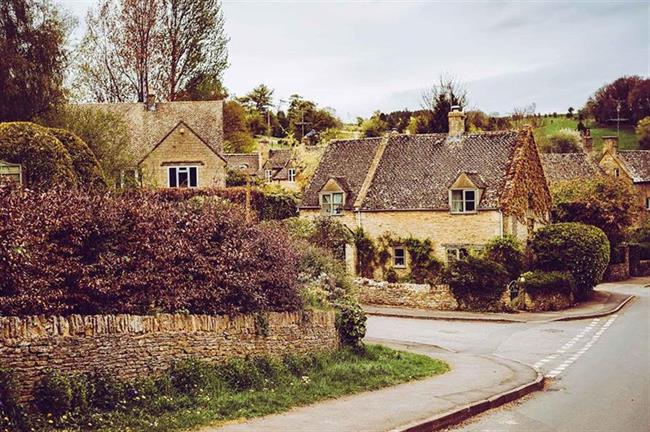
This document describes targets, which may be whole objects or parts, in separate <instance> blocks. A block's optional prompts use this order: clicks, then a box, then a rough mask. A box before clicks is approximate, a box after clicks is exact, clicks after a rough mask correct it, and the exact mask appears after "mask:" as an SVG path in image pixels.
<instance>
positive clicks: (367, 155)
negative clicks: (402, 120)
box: [301, 138, 382, 209]
mask: <svg viewBox="0 0 650 432" xmlns="http://www.w3.org/2000/svg"><path fill="white" fill-rule="evenodd" d="M381 140H382V139H381V138H366V139H358V140H345V141H333V142H332V143H330V145H329V146H328V147H327V149H326V150H325V153H324V154H323V157H322V158H321V161H320V164H319V165H318V168H317V169H316V172H315V173H314V177H313V178H312V180H311V182H310V183H309V186H307V189H306V190H305V194H304V196H303V200H302V203H301V207H312V208H314V207H318V206H319V192H320V190H321V189H322V188H323V186H325V183H327V181H328V180H329V179H330V178H332V177H334V178H336V179H337V182H339V179H343V180H344V181H345V183H346V184H347V186H348V188H349V192H348V193H349V196H347V199H346V207H345V208H347V209H350V208H351V206H352V203H354V202H355V200H356V199H357V195H358V194H359V192H360V190H361V186H362V185H363V181H364V180H365V178H366V175H367V173H368V170H369V169H370V165H371V163H372V160H373V158H374V156H375V153H376V151H377V148H378V147H379V145H380V143H381ZM339 184H340V183H339Z"/></svg>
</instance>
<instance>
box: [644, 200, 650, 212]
mask: <svg viewBox="0 0 650 432" xmlns="http://www.w3.org/2000/svg"><path fill="white" fill-rule="evenodd" d="M645 209H646V210H650V197H646V199H645Z"/></svg>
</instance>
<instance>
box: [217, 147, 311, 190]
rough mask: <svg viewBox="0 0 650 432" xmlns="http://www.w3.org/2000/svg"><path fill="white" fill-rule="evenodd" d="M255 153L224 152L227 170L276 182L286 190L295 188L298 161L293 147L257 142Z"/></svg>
mask: <svg viewBox="0 0 650 432" xmlns="http://www.w3.org/2000/svg"><path fill="white" fill-rule="evenodd" d="M259 147H260V148H259V151H258V152H257V153H226V154H224V158H225V159H226V161H227V168H228V169H229V170H239V171H243V172H244V173H246V174H248V175H250V176H251V177H252V178H257V179H259V180H260V181H263V182H265V183H268V184H277V185H279V186H281V187H283V188H285V189H288V190H297V189H298V183H297V182H296V180H297V177H298V163H297V157H296V152H295V151H294V150H293V149H278V150H274V149H271V148H269V146H268V145H267V144H266V143H260V144H259Z"/></svg>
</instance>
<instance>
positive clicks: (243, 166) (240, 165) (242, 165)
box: [239, 163, 248, 170]
mask: <svg viewBox="0 0 650 432" xmlns="http://www.w3.org/2000/svg"><path fill="white" fill-rule="evenodd" d="M239 169H240V170H246V169H248V164H245V163H243V164H239Z"/></svg>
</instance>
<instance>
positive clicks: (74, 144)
mask: <svg viewBox="0 0 650 432" xmlns="http://www.w3.org/2000/svg"><path fill="white" fill-rule="evenodd" d="M48 131H49V132H50V133H51V134H52V135H54V136H55V137H56V138H57V139H58V140H59V141H61V144H63V146H64V147H65V148H66V150H67V151H68V154H69V155H70V158H71V159H72V166H73V168H74V170H75V173H76V174H77V179H78V180H79V184H80V185H83V186H86V187H91V188H96V187H101V188H104V187H106V179H105V177H104V172H103V171H102V167H101V166H100V165H99V161H98V160H97V158H96V157H95V154H94V153H93V152H92V150H90V148H89V147H88V145H87V144H86V143H85V142H83V140H82V139H81V138H79V137H78V136H77V135H75V134H73V133H72V132H68V131H67V130H65V129H55V128H50V129H48Z"/></svg>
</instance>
